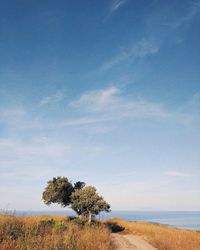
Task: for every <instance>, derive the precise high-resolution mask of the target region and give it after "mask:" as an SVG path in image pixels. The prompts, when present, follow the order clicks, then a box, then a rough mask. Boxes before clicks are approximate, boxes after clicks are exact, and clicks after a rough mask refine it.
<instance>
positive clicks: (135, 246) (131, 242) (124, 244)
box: [111, 233, 156, 250]
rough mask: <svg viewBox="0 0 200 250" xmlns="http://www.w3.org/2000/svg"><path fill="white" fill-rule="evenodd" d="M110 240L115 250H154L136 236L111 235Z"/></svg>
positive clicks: (154, 249)
mask: <svg viewBox="0 0 200 250" xmlns="http://www.w3.org/2000/svg"><path fill="white" fill-rule="evenodd" d="M111 238H112V243H113V246H114V249H115V250H156V248H154V247H152V246H151V245H149V243H147V242H146V241H144V240H143V239H141V238H140V237H139V236H136V235H132V234H126V235H123V234H118V233H113V234H111Z"/></svg>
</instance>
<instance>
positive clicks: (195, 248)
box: [108, 219, 200, 250]
mask: <svg viewBox="0 0 200 250" xmlns="http://www.w3.org/2000/svg"><path fill="white" fill-rule="evenodd" d="M108 223H110V224H112V225H115V227H116V229H117V230H119V231H122V230H123V231H122V233H129V234H135V235H140V236H141V237H142V238H143V239H144V240H146V241H148V242H149V243H150V244H151V245H152V246H155V247H156V248H157V249H159V250H200V232H195V231H192V230H183V229H176V228H171V227H165V226H162V225H160V224H150V223H144V222H128V221H124V220H121V219H112V220H109V221H108ZM115 227H114V229H115Z"/></svg>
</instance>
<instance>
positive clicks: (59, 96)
mask: <svg viewBox="0 0 200 250" xmlns="http://www.w3.org/2000/svg"><path fill="white" fill-rule="evenodd" d="M64 98H65V94H64V92H63V91H57V92H56V93H55V94H52V95H49V96H45V97H43V98H42V100H41V101H40V103H39V106H45V105H47V104H51V103H56V102H60V101H62V100H63V99H64Z"/></svg>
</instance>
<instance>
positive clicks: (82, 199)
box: [71, 186, 110, 222]
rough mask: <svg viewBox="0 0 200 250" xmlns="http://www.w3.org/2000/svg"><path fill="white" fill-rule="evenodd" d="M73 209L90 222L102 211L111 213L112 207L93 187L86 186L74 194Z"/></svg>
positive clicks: (72, 197)
mask: <svg viewBox="0 0 200 250" xmlns="http://www.w3.org/2000/svg"><path fill="white" fill-rule="evenodd" d="M71 208H72V209H73V210H74V211H75V212H76V213H77V214H79V215H83V216H84V217H86V218H88V220H89V222H91V219H92V216H93V215H98V214H99V213H100V212H101V211H106V212H110V205H109V204H108V203H107V202H106V201H105V200H104V199H103V197H102V196H99V194H98V193H97V192H96V188H95V187H92V186H86V187H84V188H82V189H79V190H76V191H75V192H73V193H72V196H71Z"/></svg>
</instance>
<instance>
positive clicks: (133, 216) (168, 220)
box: [16, 210, 200, 230]
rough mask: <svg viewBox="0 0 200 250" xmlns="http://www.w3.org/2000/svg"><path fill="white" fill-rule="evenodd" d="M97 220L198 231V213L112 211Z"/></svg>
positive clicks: (60, 212)
mask: <svg viewBox="0 0 200 250" xmlns="http://www.w3.org/2000/svg"><path fill="white" fill-rule="evenodd" d="M16 214H19V215H41V214H54V215H55V214H57V215H75V214H74V213H73V212H71V211H69V210H66V211H64V210H63V211H16ZM97 217H98V218H101V219H105V218H114V217H117V218H121V219H124V220H128V221H147V222H151V223H161V224H163V225H167V226H174V227H177V228H186V229H193V230H200V212H163V211H162V212H161V211H112V212H111V213H101V214H100V215H99V216H97Z"/></svg>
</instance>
